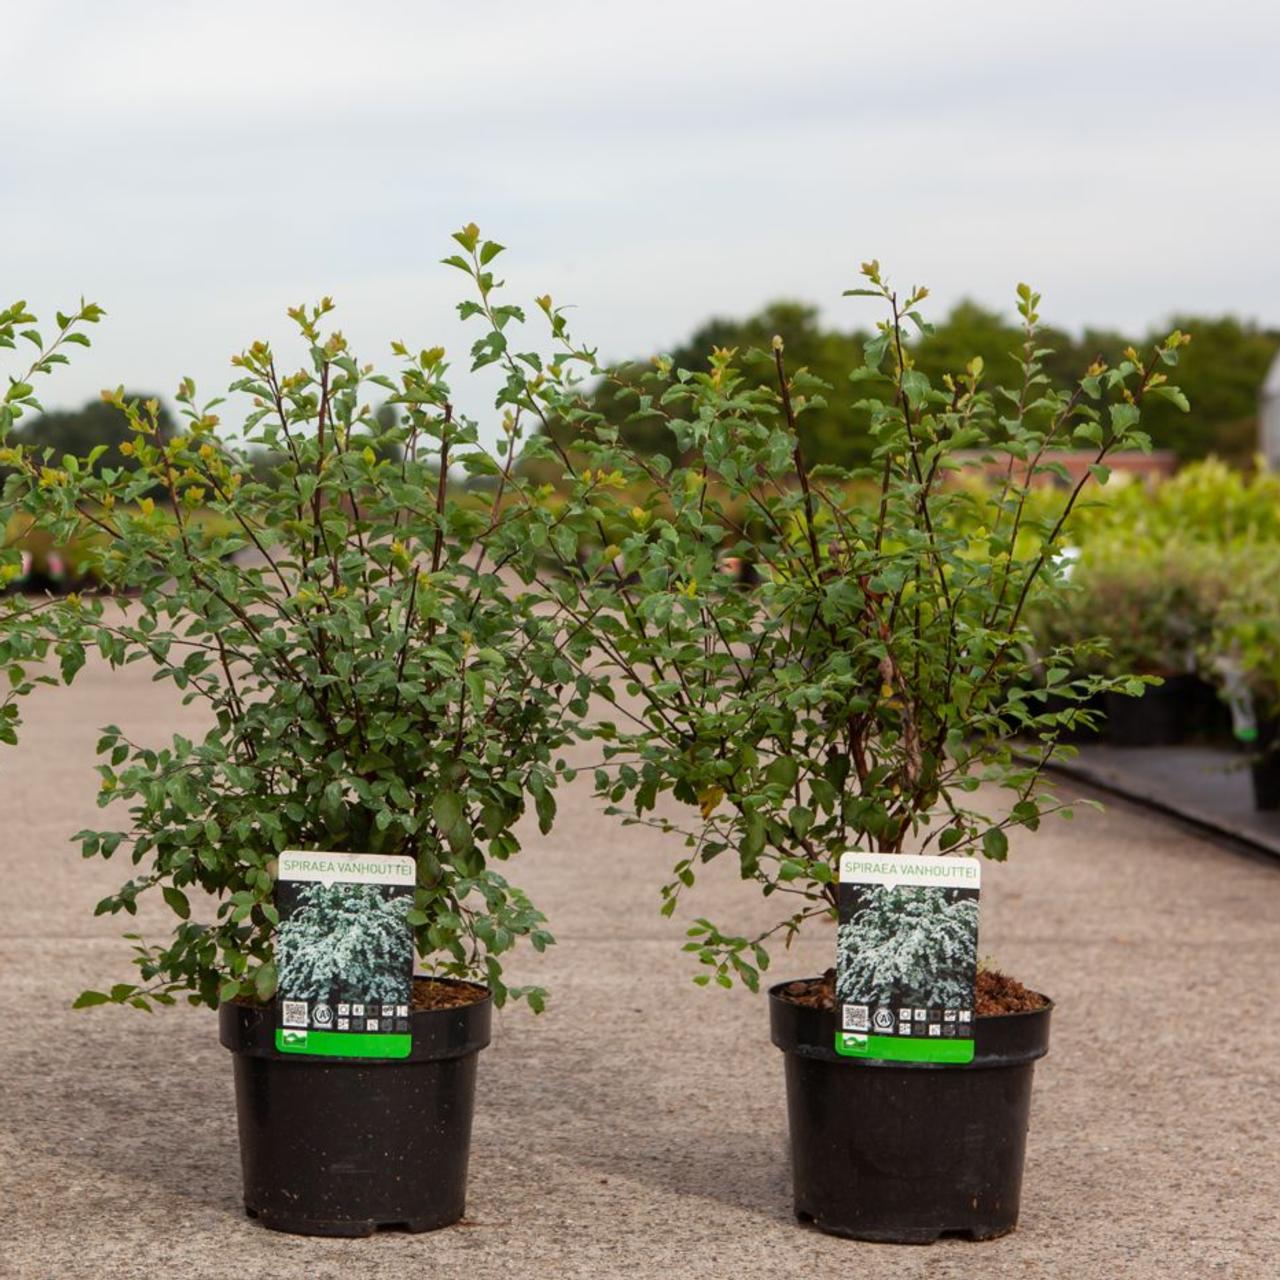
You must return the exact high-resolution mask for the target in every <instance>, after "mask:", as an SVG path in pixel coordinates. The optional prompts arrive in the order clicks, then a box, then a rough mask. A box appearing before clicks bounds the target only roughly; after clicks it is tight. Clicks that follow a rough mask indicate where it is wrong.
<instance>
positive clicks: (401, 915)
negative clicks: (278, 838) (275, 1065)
mask: <svg viewBox="0 0 1280 1280" xmlns="http://www.w3.org/2000/svg"><path fill="white" fill-rule="evenodd" d="M415 879H416V875H415V867H414V862H413V859H412V858H399V857H384V856H382V855H380V854H360V853H303V852H289V853H282V854H281V855H280V866H279V871H278V872H277V875H276V910H277V911H278V912H279V913H280V924H279V927H278V929H277V930H276V973H277V991H276V1007H277V1009H278V1019H279V1021H278V1023H277V1026H276V1048H277V1049H278V1050H280V1052H281V1053H307V1054H313V1055H319V1056H321V1057H326V1058H407V1057H408V1056H409V1051H410V1049H411V1048H412V1047H413V1033H412V1030H411V1027H412V1019H411V1017H410V1004H411V994H412V988H413V930H412V929H411V928H410V926H409V922H408V920H407V919H406V918H405V917H406V915H407V913H408V911H409V909H410V908H411V907H412V906H413V886H414V882H415Z"/></svg>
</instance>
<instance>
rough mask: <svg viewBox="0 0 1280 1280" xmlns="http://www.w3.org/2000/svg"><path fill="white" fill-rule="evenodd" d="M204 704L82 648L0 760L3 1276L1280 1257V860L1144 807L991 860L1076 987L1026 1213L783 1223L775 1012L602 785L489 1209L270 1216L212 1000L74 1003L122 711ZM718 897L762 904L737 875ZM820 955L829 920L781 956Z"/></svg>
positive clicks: (323, 1274)
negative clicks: (705, 954) (410, 1231)
mask: <svg viewBox="0 0 1280 1280" xmlns="http://www.w3.org/2000/svg"><path fill="white" fill-rule="evenodd" d="M73 698H74V699H75V700H74V702H73ZM188 717H189V713H186V712H182V711H181V710H180V709H178V708H176V707H175V706H174V702H173V699H172V697H171V696H170V694H169V693H168V692H167V691H166V690H164V689H162V688H160V687H158V686H153V685H151V684H150V683H149V682H148V681H147V679H146V677H145V674H144V673H137V674H130V675H129V677H128V680H127V684H126V685H121V684H120V683H118V682H117V683H116V684H114V685H112V684H111V683H110V680H109V678H108V677H107V675H106V674H105V673H104V672H102V671H100V670H98V669H96V668H90V669H88V670H87V671H86V672H85V675H84V678H83V683H82V684H81V686H80V687H79V688H78V689H77V690H75V691H73V693H71V694H68V693H67V692H65V691H46V692H43V693H42V694H41V695H40V697H39V699H38V701H37V702H36V703H33V705H32V706H31V708H30V723H29V728H28V732H27V735H26V739H25V742H24V745H23V746H22V748H21V750H20V751H19V752H18V753H9V754H7V755H3V756H0V802H2V804H0V812H3V814H4V818H5V826H4V830H3V837H2V838H0V872H2V873H3V892H0V975H2V977H0V1090H2V1094H0V1099H2V1101H0V1276H4V1277H5V1278H6V1280H8V1278H10V1277H12V1278H14V1280H45V1278H46V1277H47V1278H49V1280H79V1278H80V1277H86V1278H90V1277H91V1278H93V1280H111V1278H114V1277H141V1278H145V1280H168V1278H170V1277H212V1278H215V1280H231V1278H239V1277H250V1276H253V1277H256V1276H270V1277H273V1280H274V1278H285V1277H305V1278H306V1280H318V1278H327V1277H338V1276H342V1277H351V1278H355V1280H363V1277H380V1276H391V1275H409V1276H416V1277H424V1278H431V1277H437V1276H439V1277H446V1276H447V1277H458V1276H463V1277H473V1278H476V1280H488V1278H489V1277H495V1278H496V1277H513V1276H515V1277H548V1278H549V1280H552V1278H553V1280H562V1278H567V1277H612V1276H654V1277H686V1276H688V1277H695V1276H696V1277H700V1278H702V1280H719V1278H720V1277H733V1278H734V1280H749V1278H753V1277H773V1276H777V1277H784V1276H785V1277H794V1276H797V1275H806V1274H808V1275H814V1276H817V1275H858V1276H863V1277H924V1276H928V1277H931V1278H937V1280H951V1278H954V1280H960V1278H961V1277H964V1278H966V1280H967V1278H970V1277H973V1278H976V1280H989V1278H992V1277H995V1278H1000V1277H1050V1278H1053V1280H1057V1278H1058V1277H1062V1278H1063V1280H1068V1278H1069V1280H1088V1278H1089V1277H1105V1278H1106V1280H1118V1278H1120V1277H1124V1278H1126V1280H1131V1278H1134V1277H1137V1278H1142V1277H1152V1278H1155V1277H1159V1278H1160V1280H1170V1278H1173V1280H1176V1278H1178V1277H1192V1276H1194V1277H1197V1278H1199V1280H1204V1278H1206V1277H1209V1278H1213V1277H1233V1278H1238V1280H1266V1278H1267V1277H1274V1276H1275V1275H1276V1274H1277V1262H1276V1257H1277V1252H1278V1251H1280V1219H1278V1217H1277V1206H1278V1205H1280V1162H1278V1161H1277V1159H1276V1143H1277V1136H1276V1135H1277V1133H1280V1123H1278V1122H1280V1067H1278V1066H1277V1049H1280V1022H1277V1017H1278V1015H1280V1010H1278V1009H1277V999H1276V981H1275V975H1276V973H1277V963H1278V961H1277V956H1280V871H1278V870H1277V867H1276V866H1275V865H1274V864H1269V863H1266V862H1263V861H1261V860H1257V861H1255V860H1251V859H1249V858H1247V857H1243V856H1241V855H1240V854H1237V853H1232V852H1229V851H1227V850H1224V849H1220V848H1217V847H1215V846H1214V845H1213V844H1211V843H1208V842H1206V841H1205V840H1203V839H1200V838H1198V837H1196V836H1194V835H1191V834H1188V833H1186V832H1185V831H1183V830H1180V829H1178V828H1176V827H1173V826H1171V825H1168V824H1166V823H1165V822H1163V821H1162V820H1160V819H1156V818H1153V817H1151V816H1147V815H1143V814H1140V813H1137V812H1134V811H1131V810H1128V809H1126V808H1124V807H1120V806H1115V807H1113V808H1112V809H1111V810H1110V812H1109V813H1108V814H1107V815H1106V816H1105V817H1103V816H1100V815H1097V814H1093V813H1084V812H1082V813H1081V814H1080V816H1078V817H1077V819H1076V821H1075V822H1074V823H1073V824H1066V823H1058V824H1056V825H1053V826H1051V827H1049V828H1047V829H1045V830H1043V831H1041V832H1040V833H1038V834H1036V835H1028V836H1025V837H1023V838H1021V839H1020V840H1019V841H1017V842H1016V843H1015V850H1014V853H1015V856H1014V859H1013V861H1012V862H1010V863H1009V864H1008V865H1007V866H1005V867H1002V868H993V869H992V871H991V874H990V875H989V877H988V879H987V888H986V891H985V893H984V904H985V905H984V912H985V914H984V934H983V942H982V947H983V951H984V952H985V953H986V954H988V955H990V956H991V957H993V958H994V959H995V960H996V961H998V963H999V964H1000V965H1001V966H1002V967H1004V968H1006V969H1008V970H1009V971H1011V972H1012V973H1014V974H1016V975H1017V976H1019V977H1021V978H1023V979H1024V980H1025V981H1027V982H1029V983H1031V984H1032V985H1035V986H1038V987H1039V988H1040V989H1042V990H1045V991H1048V992H1050V993H1051V994H1052V995H1053V996H1054V997H1055V998H1056V999H1057V1001H1058V1011H1057V1012H1056V1013H1055V1015H1054V1031H1053V1048H1052V1051H1051V1053H1050V1056H1049V1057H1048V1058H1047V1059H1046V1060H1045V1061H1043V1062H1042V1063H1041V1064H1040V1065H1039V1067H1038V1069H1037V1078H1036V1098H1035V1104H1034V1110H1033V1122H1032V1133H1031V1139H1030V1152H1029V1157H1028V1164H1027V1177H1026V1186H1025V1193H1024V1203H1023V1219H1022V1225H1021V1226H1020V1228H1019V1230H1018V1231H1017V1233H1016V1234H1014V1235H1013V1236H1010V1237H1007V1238H1006V1239H1004V1240H1000V1241H995V1242H992V1243H989V1244H972V1243H968V1242H963V1241H954V1240H948V1241H943V1242H941V1243H939V1244H937V1245H934V1246H931V1247H929V1248H919V1249H911V1248H905V1249H904V1248H894V1247H889V1246H873V1245H863V1244H856V1243H851V1242H848V1241H841V1240H836V1239H831V1238H828V1237H825V1236H822V1235H819V1234H817V1233H815V1232H813V1231H812V1230H807V1229H802V1228H800V1227H798V1226H797V1225H796V1224H795V1223H794V1222H793V1221H792V1219H791V1214H790V1203H789V1188H788V1175H787V1167H786V1150H785V1115H784V1109H783V1094H782V1063H781V1058H780V1055H779V1054H778V1053H777V1051H776V1050H774V1049H773V1048H772V1047H771V1046H770V1044H769V1042H768V1035H767V1025H766V1009H765V1005H764V1001H763V999H761V998H757V997H752V996H750V995H749V994H748V993H746V992H739V991H734V992H733V993H724V992H718V991H713V992H706V991H702V990H700V989H698V988H696V987H694V986H692V985H691V984H690V983H689V982H688V974H689V970H688V967H687V964H686V961H685V958H684V957H683V956H681V955H680V953H679V951H678V946H677V943H678V941H679V939H680V936H681V933H682V926H681V925H680V924H679V922H672V921H664V920H662V919H661V918H660V917H659V916H658V915H657V912H656V910H655V906H656V895H655V886H656V884H657V878H658V874H659V872H660V870H661V868H662V867H663V866H664V864H665V863H666V861H667V860H668V859H669V858H671V857H674V856H675V851H674V850H673V849H671V848H670V847H668V846H667V845H666V844H665V843H664V842H663V840H662V839H661V837H659V836H657V835H656V834H649V833H643V832H640V831H638V830H636V829H631V830H627V831H622V832H620V831H619V830H617V829H615V828H613V827H612V826H611V825H610V823H609V822H608V821H607V820H605V819H603V818H601V817H599V816H597V814H596V813H595V811H594V809H593V806H592V803H591V800H590V797H589V795H588V794H587V793H586V792H585V791H584V792H580V793H578V794H577V795H576V796H574V797H571V798H566V799H567V802H566V803H565V804H564V805H563V810H564V813H563V820H562V822H561V823H560V825H559V826H558V828H557V830H556V832H555V834H554V836H553V837H552V838H550V839H548V840H545V841H539V840H538V839H537V838H536V833H535V835H534V836H533V838H531V839H530V841H529V849H528V852H527V854H526V855H525V862H524V867H523V872H524V881H525V883H527V884H528V886H529V887H530V889H531V890H532V891H534V892H535V896H536V897H537V898H538V899H539V900H540V902H541V905H542V906H543V908H544V909H545V910H546V911H547V912H548V913H549V914H550V915H551V916H552V918H553V923H554V926H555V929H556V932H557V934H558V936H559V945H558V946H557V947H555V948H553V949H552V951H551V952H549V953H548V955H547V956H546V957H544V958H542V959H538V958H537V957H533V956H532V955H531V956H530V958H529V959H528V960H527V961H525V962H523V963H522V965H521V970H522V972H524V973H526V974H528V975H532V974H533V973H534V972H537V973H538V974H539V975H540V976H541V977H543V978H544V979H546V980H547V981H548V982H549V983H550V985H551V986H552V987H553V988H554V991H555V996H554V999H553V1003H552V1007H551V1010H550V1011H549V1012H548V1013H547V1014H546V1015H544V1016H543V1017H541V1018H534V1017H532V1016H531V1015H529V1014H528V1013H527V1012H526V1011H524V1010H523V1009H518V1010H515V1011H508V1012H506V1013H505V1014H504V1015H502V1016H501V1017H500V1019H499V1021H498V1025H497V1031H496V1035H495V1041H494V1044H493V1046H492V1047H491V1048H490V1049H489V1050H488V1051H487V1052H486V1053H485V1054H484V1056H483V1058H482V1064H481V1085H480V1094H481V1096H480V1100H479V1104H480V1105H479V1116H478V1120H477V1128H476V1134H475V1143H474V1151H473V1157H472V1169H471V1190H470V1199H469V1207H468V1219H467V1223H466V1225H463V1226H458V1227H455V1228H451V1229H447V1230H445V1231H441V1232H436V1233H434V1234H431V1235H427V1236H416V1237H411V1236H406V1235H382V1236H378V1237H375V1238H374V1239H371V1240H366V1241H342V1242H334V1241H320V1240H307V1239H299V1238H292V1237H288V1236H280V1235H274V1234H272V1233H269V1232H266V1231H264V1230H263V1229H261V1228H260V1227H258V1226H256V1225H254V1224H253V1223H252V1222H250V1221H248V1220H247V1219H245V1218H244V1217H243V1216H242V1215H241V1212H240V1205H239V1190H240V1188H239V1168H238V1159H237V1147H236V1134H235V1119H234V1112H233V1104H232V1091H231V1071H230V1064H229V1061H228V1059H227V1055H226V1053H225V1052H224V1051H223V1050H222V1049H221V1048H219V1046H218V1044H217V1039H216V1034H215V1027H214V1018H213V1015H211V1014H210V1013H208V1012H207V1011H196V1010H190V1009H185V1008H184V1009H175V1010H172V1011H169V1012H168V1013H161V1014H157V1015H155V1016H149V1015H147V1014H143V1013H138V1012H135V1011H132V1010H120V1009H92V1010H86V1011H81V1012H73V1011H72V1010H71V1009H70V1008H69V1007H68V1006H69V1004H70V1001H71V999H72V998H73V997H74V995H75V994H76V993H77V992H78V991H79V990H80V989H81V988H82V987H84V986H86V985H100V984H101V983H102V982H103V981H109V980H112V979H121V978H126V977H129V976H131V974H130V971H129V968H128V964H127V960H128V949H127V944H126V943H124V942H121V941H119V940H118V938H117V936H116V935H117V922H116V921H113V920H111V919H109V918H105V919H94V918H93V917H92V915H91V910H92V906H93V904H94V902H95V901H97V899H98V898H99V897H100V896H101V895H102V894H103V893H104V892H105V891H106V890H107V889H108V888H110V887H112V886H114V884H115V883H116V880H117V878H119V879H123V878H124V876H125V874H126V869H125V867H124V866H123V865H121V866H117V865H114V864H101V863H99V862H96V861H93V862H88V863H86V862H83V861H82V860H81V859H80V857H79V854H78V851H77V850H76V849H75V848H74V847H72V846H70V845H68V844H67V843H66V840H65V837H66V835H67V833H69V832H71V831H74V830H76V829H77V828H78V827H80V826H83V825H86V824H87V823H89V822H92V821H93V820H94V817H95V812H96V811H95V809H94V807H93V792H94V789H95V785H96V783H95V778H94V775H93V774H92V772H91V763H92V754H91V753H92V747H93V742H94V739H95V732H94V731H95V728H96V726H97V725H99V724H101V723H105V722H107V721H112V720H115V721H118V722H120V723H122V724H123V725H125V726H126V727H128V728H130V729H131V730H133V731H134V732H135V733H139V734H147V735H151V736H153V737H155V736H158V735H160V734H162V733H165V732H167V731H170V730H172V729H174V728H176V727H179V726H180V725H181V724H183V723H184V722H185V723H188V725H189V727H190V724H189V720H188ZM698 901H699V902H700V905H701V907H702V908H703V909H704V910H706V911H707V913H708V914H716V915H720V916H723V917H724V918H725V920H726V921H739V922H741V924H742V925H743V926H744V927H750V926H751V925H752V923H753V922H758V921H760V920H762V919H763V916H762V911H761V904H760V903H758V902H756V901H755V900H754V899H753V898H752V897H751V896H750V895H749V894H746V893H745V892H744V891H743V890H742V888H741V886H740V885H739V884H738V883H737V882H736V881H735V880H734V879H733V878H732V877H731V876H726V877H725V878H723V879H719V880H713V881H708V883H707V884H706V886H705V892H704V896H703V897H702V898H701V899H700V900H698ZM156 923H158V917H155V916H150V917H144V918H143V920H142V924H143V926H144V927H148V926H150V925H155V924H156ZM829 955H830V935H829V934H827V935H824V936H818V937H815V938H813V939H811V940H809V941H807V942H805V943H804V944H802V945H801V946H800V947H799V948H798V949H797V951H796V952H795V953H793V954H792V955H791V956H789V957H785V958H784V961H785V962H784V963H783V964H782V967H781V970H780V972H779V974H778V976H779V977H787V976H798V975H802V974H806V973H809V972H813V971H815V970H817V969H819V968H821V967H824V966H825V965H826V964H827V963H828V962H829Z"/></svg>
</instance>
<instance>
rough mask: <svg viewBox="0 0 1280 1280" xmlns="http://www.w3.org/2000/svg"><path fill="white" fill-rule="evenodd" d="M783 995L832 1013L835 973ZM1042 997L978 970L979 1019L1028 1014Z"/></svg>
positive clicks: (1038, 1006) (1003, 976) (998, 975)
mask: <svg viewBox="0 0 1280 1280" xmlns="http://www.w3.org/2000/svg"><path fill="white" fill-rule="evenodd" d="M782 994H783V995H784V996H785V997H786V998H787V999H788V1000H790V1001H791V1002H792V1003H793V1004H803V1005H807V1006H808V1007H809V1008H810V1009H824V1010H826V1011H827V1012H829V1013H834V1012H835V1008H836V971H835V970H834V969H828V970H827V971H826V973H824V974H823V975H822V977H821V978H804V979H802V980H801V981H799V982H793V983H791V985H790V986H787V987H784V988H783V991H782ZM1045 1003H1046V1002H1045V998H1044V996H1042V995H1041V994H1040V993H1039V992H1038V991H1032V990H1031V988H1030V987H1024V986H1023V985H1022V983H1021V982H1019V981H1018V980H1017V978H1010V977H1008V976H1007V975H1006V974H1003V973H1000V972H998V971H997V970H995V969H979V970H978V991H977V1004H976V1012H977V1015H978V1017H979V1018H992V1017H996V1016H998V1015H999V1014H1002V1013H1027V1012H1029V1011H1031V1010H1033V1009H1041V1008H1043V1007H1044V1005H1045Z"/></svg>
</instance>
